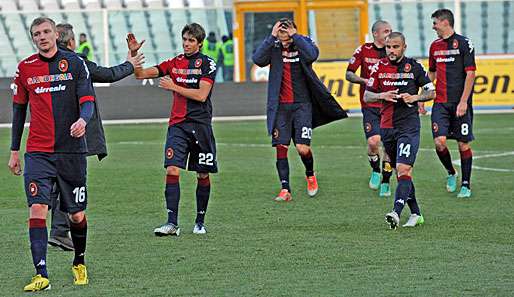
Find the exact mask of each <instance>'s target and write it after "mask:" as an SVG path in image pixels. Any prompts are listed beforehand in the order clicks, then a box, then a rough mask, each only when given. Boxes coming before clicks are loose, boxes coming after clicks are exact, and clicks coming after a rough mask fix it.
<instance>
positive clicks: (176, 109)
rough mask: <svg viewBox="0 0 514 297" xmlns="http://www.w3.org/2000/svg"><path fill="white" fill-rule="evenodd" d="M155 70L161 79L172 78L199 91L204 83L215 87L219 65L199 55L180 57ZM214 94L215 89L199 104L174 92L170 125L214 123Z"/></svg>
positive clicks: (177, 82) (183, 85)
mask: <svg viewBox="0 0 514 297" xmlns="http://www.w3.org/2000/svg"><path fill="white" fill-rule="evenodd" d="M155 67H157V69H159V76H165V75H169V76H170V77H171V79H172V80H173V82H174V83H175V84H177V85H179V86H181V87H184V88H188V89H199V88H200V81H202V80H203V81H207V82H209V83H211V84H214V81H215V79H216V62H214V60H213V59H211V58H209V57H208V56H206V55H204V54H202V53H200V52H198V53H196V54H193V55H191V56H186V55H184V54H180V55H178V56H176V57H175V58H173V59H170V60H167V61H164V62H162V63H161V64H159V65H157V66H155ZM211 94H212V88H211V91H210V92H209V95H208V96H207V100H205V102H200V101H196V100H192V99H188V98H187V97H185V96H182V95H181V94H179V93H177V92H173V99H174V100H173V106H172V108H171V115H170V121H169V125H170V126H171V125H174V124H178V123H180V122H184V121H191V122H199V123H203V124H211V122H212V104H211Z"/></svg>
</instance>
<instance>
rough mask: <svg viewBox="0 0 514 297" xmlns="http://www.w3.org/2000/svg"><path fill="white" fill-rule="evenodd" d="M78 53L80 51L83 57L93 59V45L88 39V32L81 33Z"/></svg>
mask: <svg viewBox="0 0 514 297" xmlns="http://www.w3.org/2000/svg"><path fill="white" fill-rule="evenodd" d="M77 53H79V54H80V56H81V57H83V58H85V59H88V60H89V61H93V46H92V45H91V43H89V41H87V37H86V33H80V39H79V48H78V49H77Z"/></svg>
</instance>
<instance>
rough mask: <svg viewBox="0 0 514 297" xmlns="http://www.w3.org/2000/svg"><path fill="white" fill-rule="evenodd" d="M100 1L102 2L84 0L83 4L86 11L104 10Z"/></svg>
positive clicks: (98, 0)
mask: <svg viewBox="0 0 514 297" xmlns="http://www.w3.org/2000/svg"><path fill="white" fill-rule="evenodd" d="M100 1H101V0H82V3H83V4H84V7H85V8H86V9H100V8H102V5H101V4H100Z"/></svg>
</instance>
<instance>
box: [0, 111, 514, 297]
mask: <svg viewBox="0 0 514 297" xmlns="http://www.w3.org/2000/svg"><path fill="white" fill-rule="evenodd" d="M361 121H362V120H361V119H360V118H351V119H347V120H344V121H340V122H336V123H333V124H331V125H328V126H326V127H321V128H318V129H316V130H315V131H314V133H313V134H314V135H313V149H314V160H315V169H316V172H317V176H318V181H319V185H320V192H319V194H318V195H317V196H316V198H314V199H311V198H308V196H307V194H306V192H305V191H306V184H305V180H304V174H303V173H304V169H303V165H302V164H301V161H300V158H299V157H298V155H297V154H296V153H295V152H294V151H292V150H290V153H289V160H290V161H289V162H290V167H291V185H292V187H293V201H292V202H290V203H286V204H277V203H275V202H273V201H272V198H273V197H274V196H275V195H276V194H277V193H278V191H279V183H278V177H277V174H276V170H275V163H274V162H275V152H274V150H273V149H272V148H271V146H270V138H269V137H268V136H267V135H266V129H265V123H264V122H263V121H257V122H231V123H230V122H226V123H215V125H214V126H215V127H214V129H215V134H216V139H217V142H218V161H219V168H220V173H219V174H216V175H213V176H212V195H211V200H210V204H209V211H208V213H207V217H206V226H207V228H208V232H209V233H208V234H206V235H205V236H198V235H194V234H192V232H191V231H192V229H193V225H194V217H195V209H196V208H195V197H194V190H195V185H196V179H195V176H194V174H193V173H188V172H183V174H182V176H181V189H182V195H181V203H180V213H179V222H180V227H181V229H182V234H181V235H180V237H178V238H176V237H173V238H170V237H164V238H157V237H155V236H154V235H153V233H152V230H153V228H154V227H156V226H158V225H159V224H161V223H163V222H164V221H165V218H166V213H165V208H164V205H165V204H164V197H163V192H164V169H163V168H162V158H163V146H164V140H165V139H164V138H165V134H166V125H165V124H162V125H124V126H108V127H107V128H106V132H107V138H108V141H109V157H108V158H107V159H105V160H104V161H102V162H98V161H97V160H96V159H93V158H91V159H90V160H89V180H88V184H89V187H88V191H89V208H88V221H89V238H88V249H87V256H86V263H87V266H88V270H89V276H90V284H89V285H88V286H87V287H80V288H78V287H74V286H73V284H72V275H71V260H72V257H73V253H70V252H62V251H60V250H57V249H54V248H52V247H49V250H48V251H49V252H48V259H47V262H48V268H49V273H50V281H51V283H52V290H50V291H48V292H42V293H40V294H39V295H41V296H378V295H380V296H513V295H514V235H513V234H514V232H513V229H514V216H513V213H514V211H513V210H514V199H513V197H514V152H513V151H514V137H513V136H512V135H513V133H514V115H513V114H507V115H479V116H476V118H475V125H474V128H475V136H476V139H477V140H476V141H475V142H474V143H473V150H474V154H475V156H476V157H478V158H476V159H475V161H474V165H476V166H479V167H483V168H485V169H476V170H474V171H473V175H472V189H473V197H472V198H471V199H469V200H462V199H457V198H456V193H455V194H449V193H447V192H446V190H445V171H444V169H443V168H442V166H441V165H440V164H439V161H438V159H437V156H436V154H435V152H434V150H433V144H432V139H431V133H430V124H429V118H428V117H423V128H422V141H421V145H420V147H421V150H420V152H419V153H418V158H417V161H416V165H415V169H414V179H413V180H414V182H415V185H416V192H417V196H418V200H419V202H420V207H421V210H422V212H423V215H424V217H425V221H426V223H425V225H423V226H421V227H418V228H414V229H402V228H400V229H399V230H396V231H392V230H388V228H387V226H386V224H385V223H384V219H383V217H384V214H385V213H386V212H387V211H389V210H390V209H391V207H392V204H393V198H392V197H391V198H388V199H381V198H379V197H378V194H377V192H374V191H372V190H370V189H368V188H367V182H368V178H369V173H370V168H369V165H368V161H367V157H366V151H365V139H364V135H363V132H362V128H361ZM25 134H27V131H26V133H25ZM9 142H10V131H9V130H8V129H0V143H2V147H3V148H4V149H3V150H1V151H0V159H1V160H3V161H2V162H3V163H4V164H6V163H7V160H8V156H9V151H8V148H9ZM451 153H452V157H453V159H454V160H458V152H457V151H456V144H455V142H453V143H451ZM457 169H458V170H459V171H460V168H458V167H457ZM501 170H503V171H501ZM393 189H394V187H393ZM0 193H1V194H0V222H1V226H2V230H3V232H4V233H3V235H2V240H0V254H1V265H0V271H1V273H0V284H1V288H2V291H1V293H0V295H2V296H17V295H18V296H26V294H24V293H23V292H22V288H23V286H24V285H25V284H26V283H27V282H28V281H29V280H30V278H31V277H32V275H33V273H34V269H33V266H32V259H31V256H30V250H29V242H28V232H27V208H26V202H25V201H26V199H25V196H24V192H23V181H22V178H20V177H14V176H11V175H10V174H9V172H8V170H7V168H6V167H4V170H2V171H1V172H0ZM408 213H409V211H408V208H406V209H405V210H404V213H403V216H402V222H403V221H405V220H406V219H407V216H408Z"/></svg>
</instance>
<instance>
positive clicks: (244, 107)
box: [0, 78, 267, 124]
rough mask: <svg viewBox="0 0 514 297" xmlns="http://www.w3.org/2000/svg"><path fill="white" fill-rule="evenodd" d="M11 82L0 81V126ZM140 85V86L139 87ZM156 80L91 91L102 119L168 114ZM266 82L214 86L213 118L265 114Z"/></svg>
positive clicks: (8, 112) (6, 115) (6, 119)
mask: <svg viewBox="0 0 514 297" xmlns="http://www.w3.org/2000/svg"><path fill="white" fill-rule="evenodd" d="M10 84H11V79H0V98H2V100H0V123H3V124H5V123H10V122H11V118H12V100H11V98H12V91H11V89H10ZM143 84H144V85H143ZM157 84H158V81H157V80H148V81H138V80H135V79H133V78H126V79H124V80H122V81H120V82H118V83H115V84H112V85H110V86H107V85H104V86H102V85H98V86H96V87H95V91H96V94H97V97H98V102H99V105H100V112H101V114H102V118H103V119H104V120H120V119H158V118H168V117H169V115H170V106H171V99H170V93H169V92H168V91H164V90H163V89H160V88H159V87H157ZM266 92H267V84H266V83H242V84H238V83H217V84H216V85H215V87H214V91H213V99H212V100H213V110H214V116H217V117H221V116H254V115H264V114H266V94H267V93H266Z"/></svg>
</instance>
